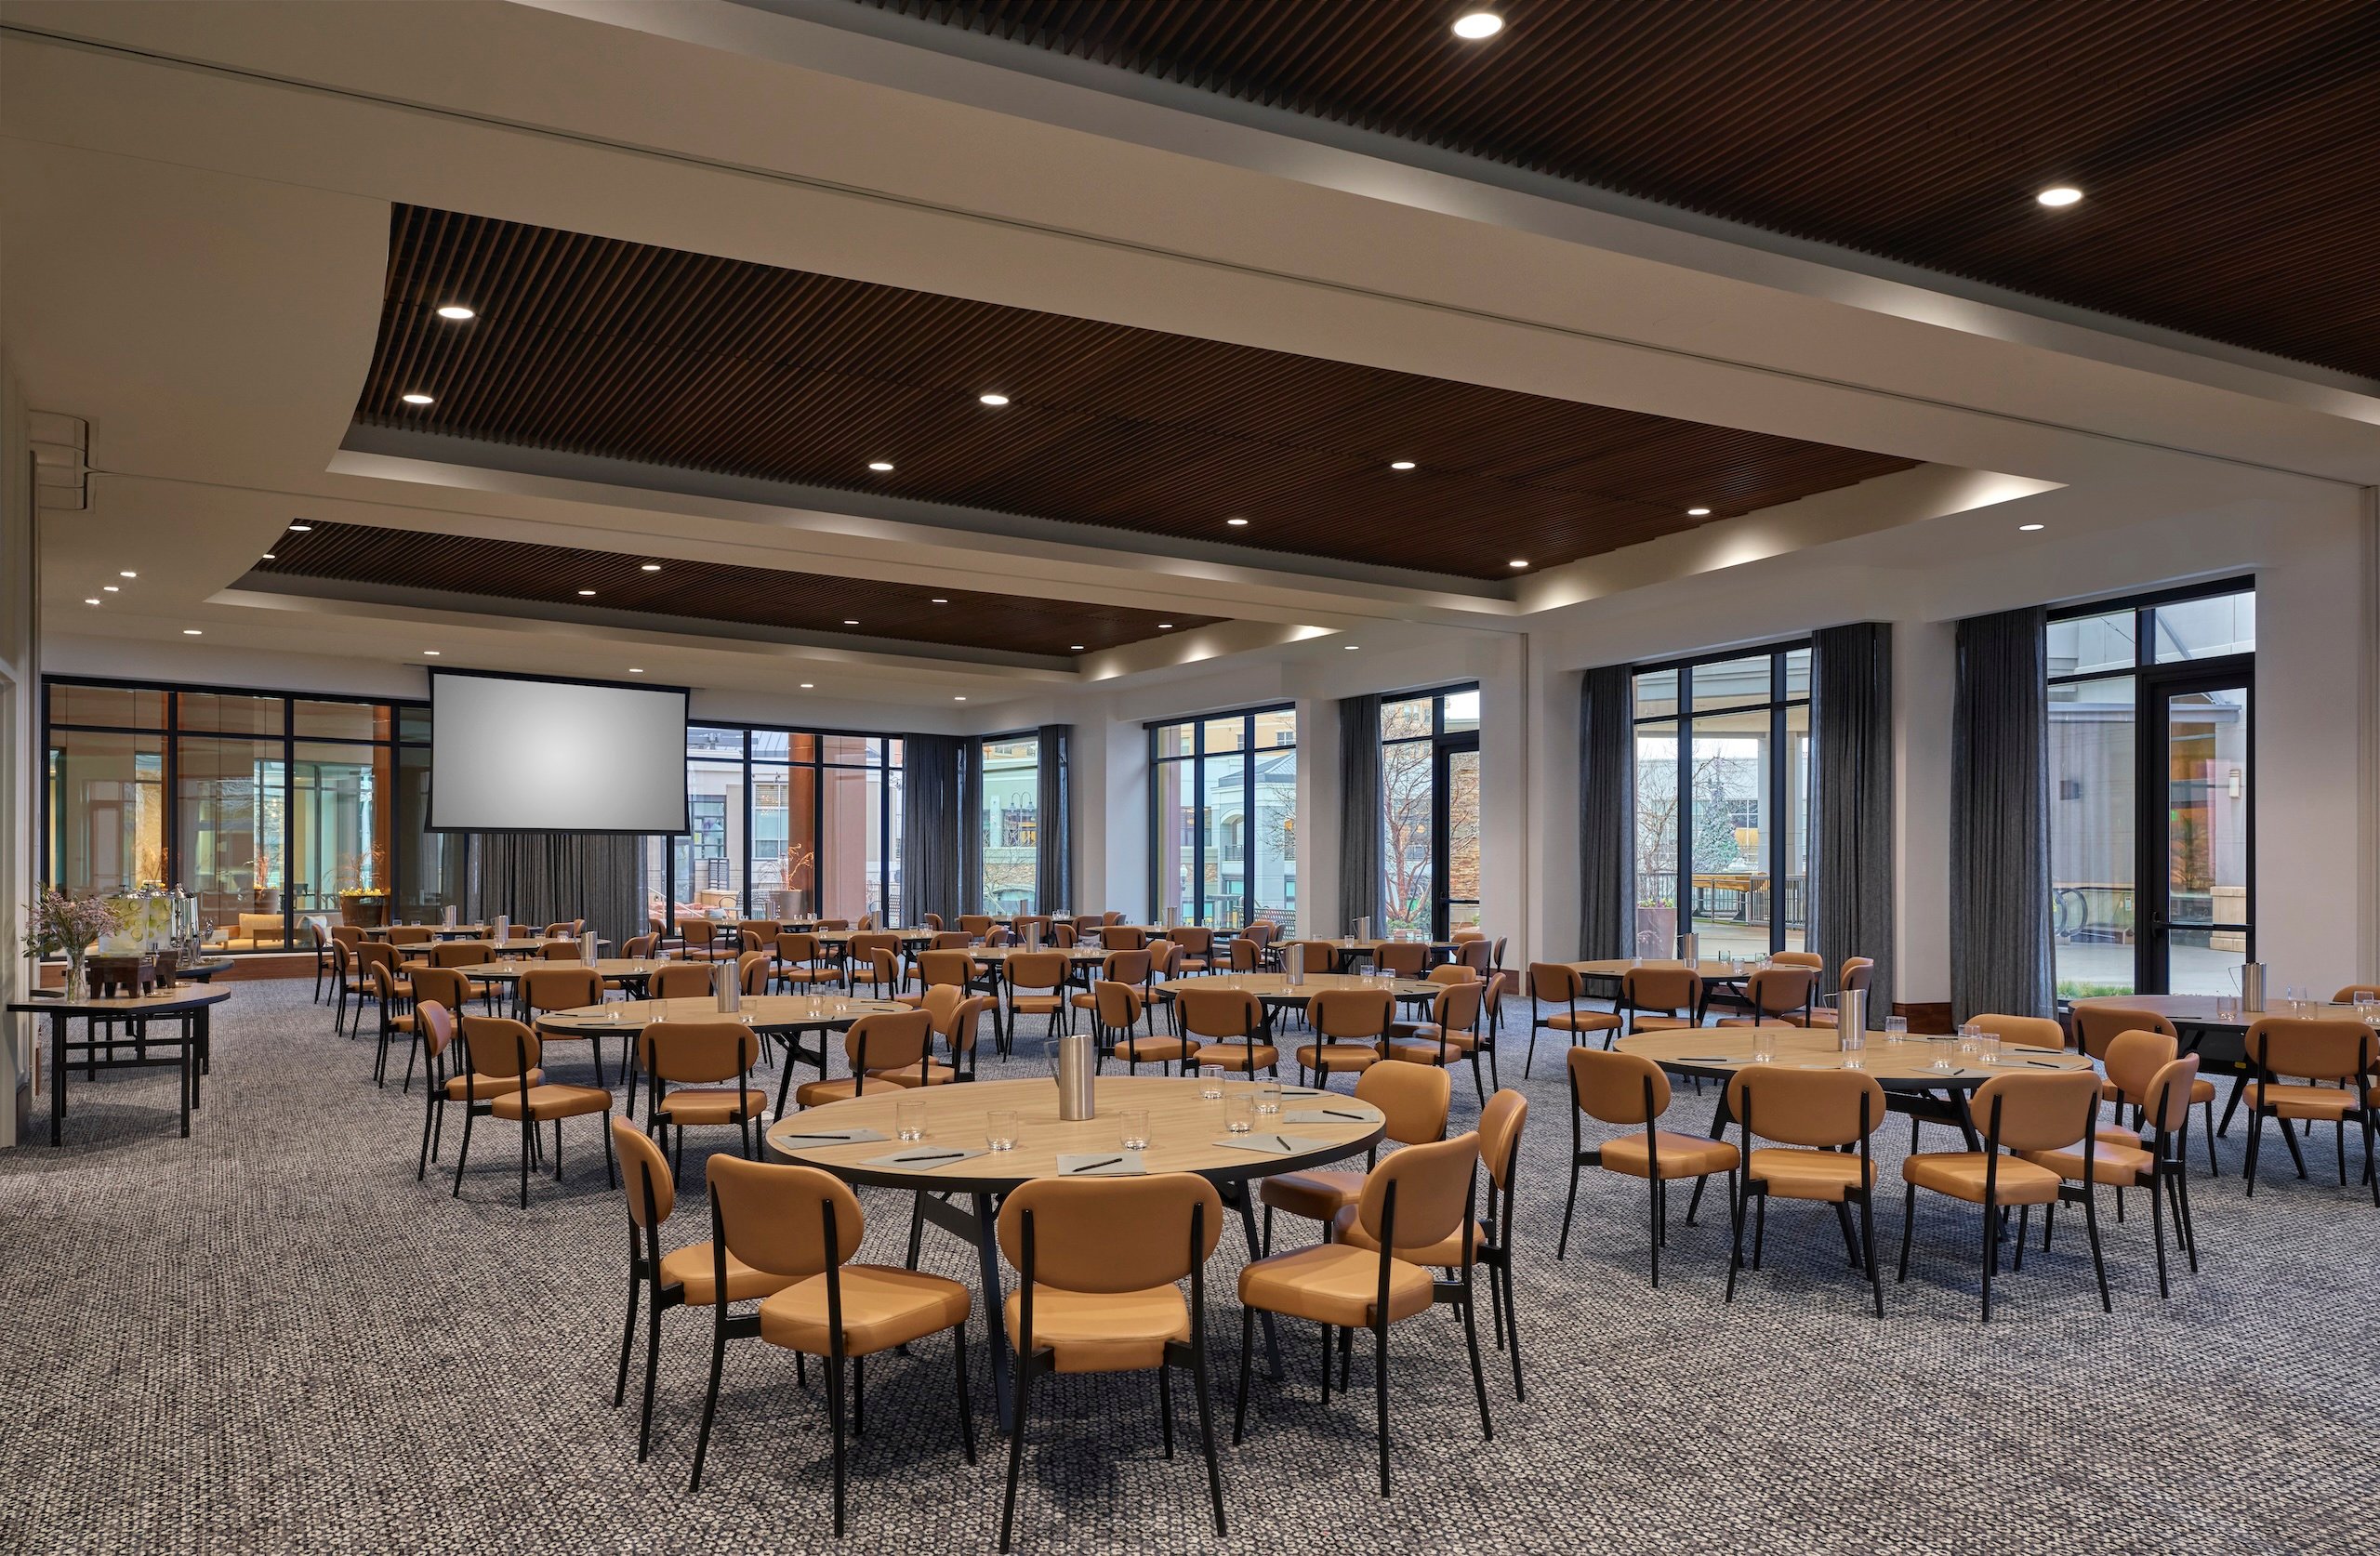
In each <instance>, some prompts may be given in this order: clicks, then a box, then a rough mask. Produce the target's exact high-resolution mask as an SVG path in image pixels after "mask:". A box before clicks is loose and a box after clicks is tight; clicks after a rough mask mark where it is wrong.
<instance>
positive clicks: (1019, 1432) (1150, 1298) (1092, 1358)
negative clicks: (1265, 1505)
mask: <svg viewBox="0 0 2380 1556" xmlns="http://www.w3.org/2000/svg"><path fill="white" fill-rule="evenodd" d="M998 1232H999V1245H1000V1252H1001V1254H1002V1255H1003V1256H1005V1257H1006V1258H1007V1259H1008V1261H1009V1264H1010V1266H1011V1267H1012V1269H1014V1270H1015V1271H1016V1272H1017V1289H1016V1290H1015V1291H1013V1292H1012V1293H1011V1294H1010V1296H1009V1298H1008V1301H1007V1303H1006V1305H1005V1307H1004V1308H1003V1310H1002V1312H1001V1322H1002V1324H1003V1325H1005V1326H1006V1328H1007V1330H1008V1340H1009V1344H1010V1346H1012V1348H1013V1349H1014V1352H1015V1359H1014V1361H1013V1362H1012V1364H1011V1365H1012V1366H1013V1367H1014V1369H1015V1373H1016V1408H1015V1410H1014V1412H1013V1413H1012V1418H1013V1421H1014V1424H1013V1426H1012V1428H1011V1429H1010V1432H1009V1446H1008V1495H1007V1496H1006V1497H1003V1498H1002V1499H1001V1503H1000V1549H1002V1550H1006V1549H1009V1545H1010V1536H1011V1534H1012V1530H1013V1528H1014V1526H1015V1522H1016V1487H1017V1482H1018V1480H1019V1478H1020V1477H1021V1475H1022V1472H1023V1470H1024V1464H1025V1426H1026V1423H1027V1422H1029V1421H1030V1420H1031V1419H1032V1405H1033V1383H1034V1380H1035V1379H1036V1378H1040V1377H1041V1376H1042V1375H1044V1374H1046V1373H1103V1372H1147V1371H1150V1370H1154V1371H1155V1372H1156V1373H1157V1420H1158V1423H1159V1426H1160V1429H1161V1431H1163V1434H1164V1441H1165V1456H1166V1457H1168V1458H1171V1457H1173V1369H1174V1368H1175V1367H1186V1368H1187V1369H1189V1372H1190V1380H1191V1387H1192V1388H1193V1390H1195V1391H1196V1392H1197V1399H1198V1436H1199V1440H1200V1442H1201V1443H1202V1444H1204V1445H1205V1448H1206V1453H1207V1490H1208V1494H1209V1496H1210V1498H1211V1499H1212V1501H1213V1503H1214V1515H1215V1533H1216V1534H1217V1535H1218V1536H1221V1535H1223V1533H1224V1525H1223V1471H1222V1470H1221V1469H1220V1468H1219V1467H1218V1466H1217V1465H1216V1462H1215V1428H1214V1419H1213V1417H1212V1416H1211V1415H1210V1411H1209V1408H1208V1396H1207V1338H1206V1336H1207V1259H1208V1258H1209V1256H1210V1255H1211V1254H1213V1252H1214V1251H1215V1243H1216V1240H1217V1239H1218V1238H1219V1237H1220V1236H1221V1235H1222V1233H1223V1199H1222V1196H1220V1195H1219V1194H1217V1193H1215V1187H1214V1185H1213V1184H1211V1183H1210V1182H1208V1181H1207V1180H1205V1179H1203V1178H1199V1177H1197V1176H1196V1175H1194V1174H1191V1173H1163V1174H1159V1175H1157V1176H1155V1177H1149V1178H1110V1179H1104V1180H1103V1179H1098V1178H1085V1179H1064V1178H1038V1179H1035V1180H1032V1181H1031V1182H1029V1183H1025V1184H1024V1185H1022V1186H1021V1187H1019V1188H1018V1189H1017V1190H1016V1191H1015V1192H1013V1193H1011V1194H1010V1195H1009V1196H1008V1199H1007V1200H1006V1202H1004V1203H1003V1204H1002V1205H1001V1206H1000V1219H999V1229H998ZM1185 1278H1186V1279H1187V1280H1188V1281H1189V1282H1190V1299H1189V1300H1188V1301H1187V1302H1184V1301H1183V1298H1182V1288H1181V1286H1180V1285H1179V1284H1177V1283H1179V1282H1181V1281H1183V1279H1185Z"/></svg>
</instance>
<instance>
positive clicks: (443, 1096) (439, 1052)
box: [413, 1000, 546, 1182]
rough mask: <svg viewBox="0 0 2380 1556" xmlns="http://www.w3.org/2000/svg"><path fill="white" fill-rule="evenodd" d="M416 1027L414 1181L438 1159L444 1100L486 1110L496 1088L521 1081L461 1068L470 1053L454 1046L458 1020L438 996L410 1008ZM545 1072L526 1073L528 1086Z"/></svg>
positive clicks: (535, 1083) (537, 1083) (443, 1132)
mask: <svg viewBox="0 0 2380 1556" xmlns="http://www.w3.org/2000/svg"><path fill="white" fill-rule="evenodd" d="M413 1013H414V1026H415V1030H416V1031H417V1032H418V1033H419V1034H420V1035H421V1048H422V1058H423V1068H422V1075H423V1079H424V1085H423V1091H422V1117H421V1162H420V1165H419V1166H418V1167H416V1168H415V1171H414V1181H416V1182H420V1181H421V1180H424V1179H426V1178H428V1177H429V1176H430V1163H432V1162H434V1161H436V1160H437V1159H438V1148H439V1146H440V1145H441V1144H442V1143H443V1141H444V1140H445V1137H446V1104H447V1103H448V1102H459V1103H461V1104H463V1105H464V1106H465V1107H467V1108H470V1107H476V1108H477V1109H478V1110H479V1111H480V1112H481V1113H485V1112H487V1104H488V1101H489V1100H490V1099H491V1098H493V1097H494V1096H495V1095H496V1093H497V1092H498V1091H502V1090H504V1089H506V1088H517V1087H518V1086H519V1085H520V1082H519V1081H518V1080H517V1079H515V1078H513V1077H509V1076H496V1075H473V1074H471V1073H470V1072H469V1070H468V1069H467V1068H465V1067H464V1065H463V1063H462V1061H463V1060H464V1059H465V1058H466V1057H468V1056H467V1055H466V1053H465V1051H464V1050H463V1049H462V1048H459V1047H457V1046H456V1043H455V1039H456V1036H458V1035H460V1034H459V1032H458V1031H457V1022H458V1020H459V1018H457V1017H456V1015H455V1013H454V1009H453V1008H452V1007H450V1006H448V1005H446V1004H445V1003H444V1002H443V1001H440V1000H425V1001H423V1002H421V1003H420V1004H417V1005H416V1006H415V1007H414V1012H413ZM545 1079H546V1073H545V1072H544V1071H543V1070H532V1071H530V1072H529V1084H530V1085H531V1086H542V1085H544V1084H545Z"/></svg>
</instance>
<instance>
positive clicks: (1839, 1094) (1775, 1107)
mask: <svg viewBox="0 0 2380 1556" xmlns="http://www.w3.org/2000/svg"><path fill="white" fill-rule="evenodd" d="M2094 1084H2096V1082H2095V1083H2094ZM1727 1109H1728V1111H1729V1112H1731V1113H1733V1114H1735V1115H1736V1117H1737V1118H1738V1119H1739V1120H1740V1121H1743V1122H1744V1123H1745V1124H1746V1125H1747V1126H1748V1127H1749V1128H1750V1129H1751V1131H1752V1133H1753V1134H1755V1135H1758V1136H1759V1137H1760V1138H1761V1139H1763V1140H1774V1141H1783V1142H1784V1143H1785V1144H1787V1145H1807V1146H1816V1147H1818V1148H1821V1149H1824V1148H1829V1147H1832V1146H1837V1145H1857V1144H1858V1143H1859V1141H1860V1140H1861V1139H1862V1138H1864V1137H1865V1136H1866V1135H1868V1134H1870V1133H1871V1132H1873V1130H1874V1129H1875V1127H1876V1126H1877V1125H1879V1124H1882V1123H1883V1122H1884V1088H1883V1087H1881V1086H1878V1085H1877V1084H1876V1077H1875V1076H1873V1075H1869V1074H1868V1073H1867V1072H1865V1071H1863V1070H1790V1069H1787V1068H1785V1067H1784V1066H1783V1065H1779V1064H1751V1065H1747V1066H1745V1067H1744V1068H1743V1069H1740V1070H1739V1071H1737V1072H1736V1073H1735V1075H1733V1076H1732V1077H1730V1078H1729V1080H1728V1082H1727ZM1747 1110H1749V1113H1747Z"/></svg>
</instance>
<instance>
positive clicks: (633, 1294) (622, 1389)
mask: <svg viewBox="0 0 2380 1556" xmlns="http://www.w3.org/2000/svg"><path fill="white" fill-rule="evenodd" d="M643 1290H644V1278H643V1276H641V1275H640V1274H639V1273H638V1272H636V1271H635V1270H633V1269H631V1270H630V1271H629V1272H628V1324H627V1325H625V1326H624V1327H623V1328H622V1329H621V1330H620V1378H619V1381H618V1382H616V1383H615V1384H613V1385H612V1408H613V1409H615V1410H617V1409H618V1408H619V1407H620V1403H621V1402H622V1401H623V1400H625V1399H627V1398H628V1358H629V1357H631V1356H633V1355H635V1354H636V1304H637V1298H638V1297H639V1296H640V1295H641V1294H642V1292H643Z"/></svg>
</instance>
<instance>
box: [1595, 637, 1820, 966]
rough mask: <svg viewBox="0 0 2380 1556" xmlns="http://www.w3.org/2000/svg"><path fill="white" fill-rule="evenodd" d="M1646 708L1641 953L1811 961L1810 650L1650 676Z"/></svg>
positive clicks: (1643, 690) (1639, 704)
mask: <svg viewBox="0 0 2380 1556" xmlns="http://www.w3.org/2000/svg"><path fill="white" fill-rule="evenodd" d="M1635 703H1636V707H1635V719H1636V950H1637V953H1638V954H1639V955H1642V956H1670V955H1672V954H1673V953H1674V952H1675V950H1676V948H1677V937H1678V935H1679V934H1680V933H1682V932H1684V931H1685V930H1688V929H1691V930H1692V931H1693V932H1694V933H1695V935H1696V936H1697V937H1698V938H1697V944H1698V946H1699V950H1700V953H1701V954H1702V955H1703V956H1713V955H1717V954H1719V953H1722V952H1732V953H1735V954H1737V955H1757V954H1762V953H1766V952H1771V951H1791V950H1799V949H1801V948H1802V943H1803V939H1804V935H1805V931H1806V929H1807V926H1808V922H1809V903H1808V901H1807V888H1808V882H1809V794H1810V651H1809V649H1808V647H1807V646H1806V645H1801V646H1790V645H1789V646H1785V647H1780V648H1775V649H1765V650H1763V651H1761V652H1760V653H1751V654H1730V655H1727V656H1726V657H1722V658H1714V659H1699V660H1693V661H1689V662H1686V663H1683V664H1674V665H1662V666H1646V667H1644V668H1640V669H1639V670H1638V671H1637V672H1636V678H1635Z"/></svg>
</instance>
